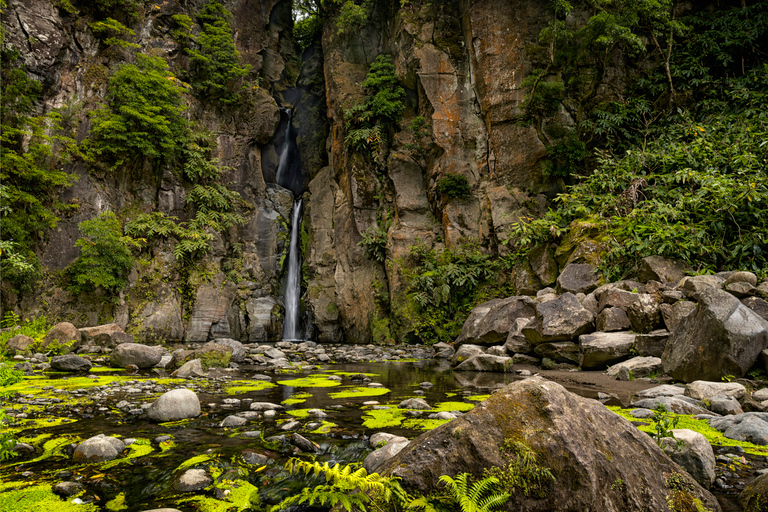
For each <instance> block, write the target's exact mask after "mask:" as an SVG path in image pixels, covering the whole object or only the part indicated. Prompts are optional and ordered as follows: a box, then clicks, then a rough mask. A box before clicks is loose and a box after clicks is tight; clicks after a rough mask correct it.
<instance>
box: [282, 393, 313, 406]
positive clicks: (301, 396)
mask: <svg viewBox="0 0 768 512" xmlns="http://www.w3.org/2000/svg"><path fill="white" fill-rule="evenodd" d="M307 398H312V394H311V393H294V394H293V396H291V398H286V399H285V400H283V401H282V402H280V403H281V404H283V405H295V404H303V403H304V402H306V401H307Z"/></svg>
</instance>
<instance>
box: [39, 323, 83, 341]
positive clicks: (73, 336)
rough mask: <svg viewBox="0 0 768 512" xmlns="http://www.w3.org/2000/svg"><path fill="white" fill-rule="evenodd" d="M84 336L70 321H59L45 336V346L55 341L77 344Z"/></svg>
mask: <svg viewBox="0 0 768 512" xmlns="http://www.w3.org/2000/svg"><path fill="white" fill-rule="evenodd" d="M82 338H83V336H82V335H81V334H80V331H79V330H78V329H77V327H75V326H74V325H72V324H71V323H69V322H59V323H57V324H56V325H54V326H53V328H51V330H50V331H48V334H46V335H45V337H44V338H43V347H47V346H48V345H50V344H51V343H54V342H56V343H58V344H59V345H67V344H70V343H72V344H77V343H80V341H81V340H82Z"/></svg>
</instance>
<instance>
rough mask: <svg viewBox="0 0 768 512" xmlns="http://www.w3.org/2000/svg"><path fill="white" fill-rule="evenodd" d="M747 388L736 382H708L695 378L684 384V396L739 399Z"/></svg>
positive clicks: (699, 398) (702, 398) (709, 398)
mask: <svg viewBox="0 0 768 512" xmlns="http://www.w3.org/2000/svg"><path fill="white" fill-rule="evenodd" d="M746 394H747V388H745V387H744V386H743V385H742V384H739V383H738V382H708V381H705V380H697V381H694V382H691V383H689V384H687V385H686V386H685V396H689V397H691V398H695V399H696V400H711V399H712V398H714V397H716V396H730V397H733V398H735V399H737V400H738V399H739V398H741V397H743V396H746Z"/></svg>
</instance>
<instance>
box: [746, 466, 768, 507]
mask: <svg viewBox="0 0 768 512" xmlns="http://www.w3.org/2000/svg"><path fill="white" fill-rule="evenodd" d="M766 503H768V473H764V474H762V475H760V476H758V477H757V478H755V479H754V480H752V481H751V482H749V483H748V484H747V486H746V487H745V488H744V490H743V491H741V494H739V505H741V508H742V510H743V512H764V511H765V504H766Z"/></svg>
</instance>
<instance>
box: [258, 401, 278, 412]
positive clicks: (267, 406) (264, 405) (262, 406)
mask: <svg viewBox="0 0 768 512" xmlns="http://www.w3.org/2000/svg"><path fill="white" fill-rule="evenodd" d="M284 408H285V407H283V406H282V405H279V404H273V403H270V402H253V403H252V404H251V410H252V411H279V410H281V409H284Z"/></svg>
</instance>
